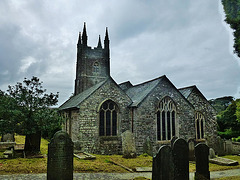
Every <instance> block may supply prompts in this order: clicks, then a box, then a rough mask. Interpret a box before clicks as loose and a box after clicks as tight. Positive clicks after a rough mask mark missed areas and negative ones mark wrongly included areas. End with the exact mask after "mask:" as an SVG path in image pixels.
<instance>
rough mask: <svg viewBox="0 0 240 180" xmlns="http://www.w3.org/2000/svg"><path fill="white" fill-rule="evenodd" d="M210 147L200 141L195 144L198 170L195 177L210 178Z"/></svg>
mask: <svg viewBox="0 0 240 180" xmlns="http://www.w3.org/2000/svg"><path fill="white" fill-rule="evenodd" d="M208 156H209V147H208V146H207V145H206V144H203V143H199V144H197V145H196V146H195V158H196V172H195V179H196V180H198V179H199V180H200V179H210V172H209V159H208Z"/></svg>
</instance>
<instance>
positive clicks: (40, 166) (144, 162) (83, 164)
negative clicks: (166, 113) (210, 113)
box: [0, 136, 240, 174]
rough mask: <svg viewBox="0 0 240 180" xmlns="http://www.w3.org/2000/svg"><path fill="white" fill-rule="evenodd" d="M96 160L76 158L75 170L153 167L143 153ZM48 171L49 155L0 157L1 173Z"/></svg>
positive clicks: (19, 140)
mask: <svg viewBox="0 0 240 180" xmlns="http://www.w3.org/2000/svg"><path fill="white" fill-rule="evenodd" d="M15 138H16V142H17V144H24V140H25V139H24V138H25V137H24V136H16V137H15ZM48 143H49V142H48V141H47V140H45V139H42V141H41V153H42V154H45V155H46V154H47V147H48V146H47V145H48ZM95 156H96V159H95V160H80V159H78V158H74V172H89V173H91V172H92V173H93V172H121V173H124V172H128V171H127V170H125V169H123V168H122V167H120V166H117V165H114V164H113V163H111V161H114V162H117V163H118V164H122V165H124V166H126V167H128V168H131V169H135V168H136V167H151V166H152V157H150V156H145V155H141V156H138V157H137V158H135V159H125V158H122V156H121V155H95ZM225 157H227V158H229V159H234V160H237V161H238V162H240V156H225ZM209 168H210V171H219V170H226V169H237V168H239V169H240V165H238V166H220V165H216V164H211V163H210V164H209ZM189 170H190V172H194V171H195V164H193V163H189ZM46 172H47V157H46V156H45V158H33V159H27V158H25V159H24V158H16V159H0V174H14V173H19V174H23V173H46Z"/></svg>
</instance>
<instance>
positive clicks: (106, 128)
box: [99, 100, 118, 136]
mask: <svg viewBox="0 0 240 180" xmlns="http://www.w3.org/2000/svg"><path fill="white" fill-rule="evenodd" d="M117 117H118V108H117V105H116V104H115V103H114V102H113V101H111V100H107V101H105V102H104V103H103V104H102V106H101V108H100V111H99V122H100V123H99V135H100V136H116V135H117V120H118V119H117Z"/></svg>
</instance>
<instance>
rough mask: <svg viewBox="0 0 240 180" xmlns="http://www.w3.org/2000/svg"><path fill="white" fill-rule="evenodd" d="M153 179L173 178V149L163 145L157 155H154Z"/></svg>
mask: <svg viewBox="0 0 240 180" xmlns="http://www.w3.org/2000/svg"><path fill="white" fill-rule="evenodd" d="M152 168H153V169H152V179H153V180H173V179H174V165H173V159H172V149H171V148H170V147H169V146H166V145H163V146H161V147H160V149H159V151H158V152H157V154H156V156H154V157H153V167H152Z"/></svg>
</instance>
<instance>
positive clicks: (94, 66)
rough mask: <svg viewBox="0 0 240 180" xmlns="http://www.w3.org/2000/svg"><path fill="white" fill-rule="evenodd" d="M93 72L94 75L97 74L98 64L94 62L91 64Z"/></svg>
mask: <svg viewBox="0 0 240 180" xmlns="http://www.w3.org/2000/svg"><path fill="white" fill-rule="evenodd" d="M93 72H94V73H98V72H99V63H98V62H95V63H94V64H93Z"/></svg>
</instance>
